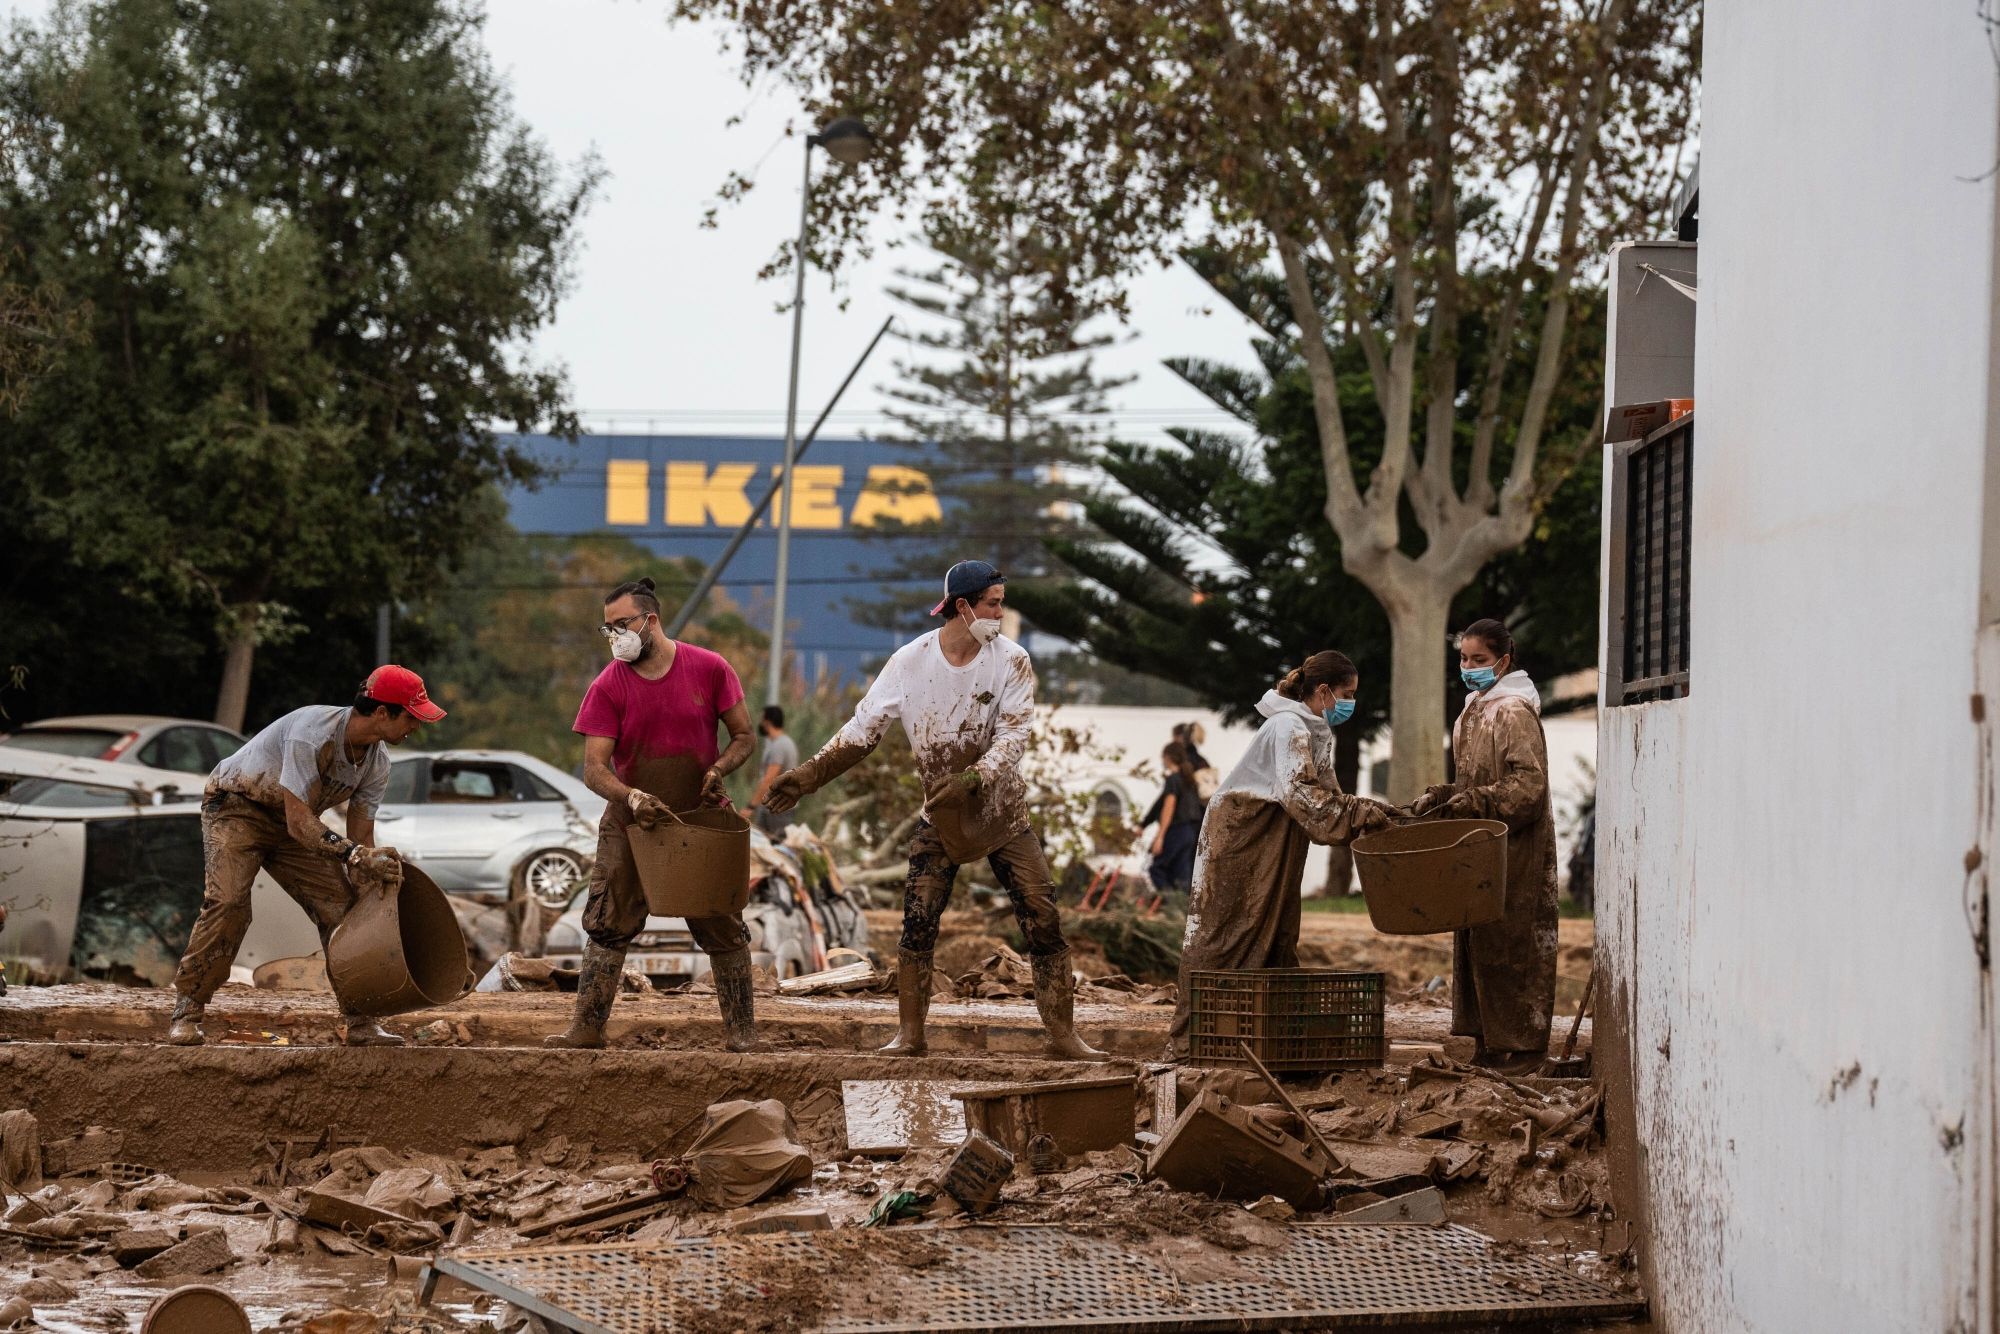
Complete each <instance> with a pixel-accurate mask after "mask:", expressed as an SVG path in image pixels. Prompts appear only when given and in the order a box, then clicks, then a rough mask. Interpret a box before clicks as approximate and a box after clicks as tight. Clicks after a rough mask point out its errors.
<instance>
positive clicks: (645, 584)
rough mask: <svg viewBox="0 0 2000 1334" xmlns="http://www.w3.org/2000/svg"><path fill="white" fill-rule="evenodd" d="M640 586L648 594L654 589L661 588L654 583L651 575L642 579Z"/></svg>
mask: <svg viewBox="0 0 2000 1334" xmlns="http://www.w3.org/2000/svg"><path fill="white" fill-rule="evenodd" d="M639 586H640V587H642V588H644V589H645V590H646V591H647V592H648V593H650V592H652V591H653V590H654V589H656V588H658V587H659V585H658V584H656V583H654V582H653V580H652V577H651V576H650V575H649V576H647V577H646V578H644V579H641V580H640V581H639Z"/></svg>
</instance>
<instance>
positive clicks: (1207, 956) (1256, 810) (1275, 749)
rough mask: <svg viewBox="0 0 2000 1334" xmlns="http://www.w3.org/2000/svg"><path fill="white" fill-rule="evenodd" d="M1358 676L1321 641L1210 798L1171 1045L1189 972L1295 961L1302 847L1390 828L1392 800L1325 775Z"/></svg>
mask: <svg viewBox="0 0 2000 1334" xmlns="http://www.w3.org/2000/svg"><path fill="white" fill-rule="evenodd" d="M1360 684H1361V675H1360V673H1359V672H1358V671H1356V670H1355V667H1354V664H1353V663H1352V662H1351V661H1349V660H1348V658H1347V656H1346V655H1345V654H1342V653H1336V652H1334V651H1333V650H1331V649H1328V650H1326V651H1324V652H1320V653H1315V654H1313V655H1312V656H1311V657H1310V658H1307V659H1306V660H1305V663H1304V665H1303V666H1300V667H1296V668H1294V669H1293V670H1292V671H1290V672H1288V673H1286V675H1285V678H1284V679H1283V680H1281V681H1279V682H1278V684H1277V686H1276V687H1275V688H1273V689H1271V690H1267V691H1265V692H1264V697H1263V698H1262V699H1260V700H1258V701H1257V712H1258V713H1259V714H1261V715H1263V718H1264V724H1263V726H1261V727H1259V728H1258V729H1257V735H1256V736H1255V737H1253V738H1252V739H1251V741H1250V749H1249V750H1248V751H1247V752H1245V753H1244V756H1243V758H1242V759H1241V760H1240V761H1238V762H1237V765H1236V767H1235V768H1233V769H1231V770H1230V771H1229V774H1228V776H1227V777H1226V778H1224V779H1223V780H1222V782H1221V784H1220V785H1219V786H1218V787H1217V788H1216V790H1215V795H1214V796H1213V797H1212V798H1211V799H1210V800H1209V803H1208V811H1207V813H1206V814H1205V815H1204V817H1203V819H1202V822H1201V837H1200V840H1199V842H1198V843H1197V844H1196V846H1195V858H1194V883H1193V886H1192V888H1191V889H1190V890H1189V892H1188V914H1187V933H1186V936H1185V938H1184V939H1183V942H1182V946H1181V985H1180V999H1179V1000H1178V1001H1177V1002H1176V1003H1175V1005H1174V1021H1173V1028H1172V1030H1171V1035H1170V1036H1169V1038H1168V1041H1169V1043H1170V1046H1171V1049H1172V1054H1173V1055H1175V1056H1185V1055H1186V1054H1187V1044H1188V1022H1189V1019H1190V1018H1191V1013H1190V1009H1189V1005H1190V1002H1191V1000H1192V997H1191V995H1190V993H1189V990H1188V974H1189V973H1190V972H1192V971H1194V970H1197V969H1210V968H1232V969H1233V968H1296V967H1298V966H1299V887H1300V885H1301V883H1302V882H1303V881H1304V879H1305V872H1306V850H1307V848H1308V847H1309V846H1310V845H1311V844H1314V843H1327V844H1345V843H1347V842H1349V841H1350V840H1352V839H1354V838H1355V837H1357V836H1359V835H1361V834H1365V833H1367V832H1368V831H1369V830H1371V829H1386V828H1388V827H1389V825H1390V823H1391V821H1392V819H1393V816H1392V813H1391V811H1390V809H1389V807H1387V806H1384V805H1383V804H1382V803H1380V802H1377V801H1371V800H1369V799H1368V798H1366V797H1355V796H1349V795H1348V794H1347V793H1345V792H1342V791H1341V790H1340V784H1339V782H1337V781H1336V780H1335V778H1334V776H1333V729H1334V728H1335V727H1337V726H1339V725H1340V724H1341V723H1344V722H1346V721H1347V720H1348V719H1349V718H1350V717H1352V716H1353V714H1354V692H1355V690H1356V689H1357V688H1359V686H1360Z"/></svg>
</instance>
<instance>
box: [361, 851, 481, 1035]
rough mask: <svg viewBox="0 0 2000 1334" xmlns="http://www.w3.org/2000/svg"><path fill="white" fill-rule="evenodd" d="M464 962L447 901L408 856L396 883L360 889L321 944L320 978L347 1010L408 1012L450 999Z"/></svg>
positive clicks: (458, 988)
mask: <svg viewBox="0 0 2000 1334" xmlns="http://www.w3.org/2000/svg"><path fill="white" fill-rule="evenodd" d="M470 968H471V964H470V961H469V960H468V958H467V956H466V952H465V934H464V932H462V931H460V930H459V928H458V914H457V913H455V912H453V911H452V910H451V900H450V899H447V898H446V897H445V896H444V891H443V890H441V889H439V888H438V887H437V884H436V882H434V881H433V880H432V879H431V878H430V877H429V876H427V875H425V874H424V873H423V872H422V871H419V870H418V869H417V868H416V867H414V866H412V865H410V864H409V863H408V862H404V863H403V887H402V888H401V889H400V890H398V891H397V892H396V893H394V894H371V893H367V892H363V893H362V894H361V896H360V898H359V899H358V901H357V902H356V903H355V905H354V907H353V908H352V909H351V910H350V911H349V912H348V914H347V916H346V917H345V918H343V919H342V921H341V923H340V925H339V926H337V927H335V928H334V929H333V936H332V938H331V939H330V940H328V941H327V946H326V976H327V980H328V981H330V982H331V983H332V984H333V994H334V995H335V996H337V997H339V999H340V1008H341V1009H342V1010H343V1011H345V1012H346V1013H348V1014H353V1015H369V1016H376V1015H385V1014H408V1013H409V1012H410V1011H411V1010H422V1009H426V1008H428V1007H430V1006H433V1005H443V1004H444V1003H445V1002H446V1001H450V1000H456V999H457V998H458V997H460V996H462V995H464V994H465V984H466V974H467V972H468V971H469V970H470Z"/></svg>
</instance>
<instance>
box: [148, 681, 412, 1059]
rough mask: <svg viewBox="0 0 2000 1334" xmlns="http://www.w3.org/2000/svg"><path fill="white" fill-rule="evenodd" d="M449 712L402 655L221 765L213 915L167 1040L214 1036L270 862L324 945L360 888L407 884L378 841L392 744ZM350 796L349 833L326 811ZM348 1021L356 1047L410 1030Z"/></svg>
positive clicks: (210, 851) (206, 914)
mask: <svg viewBox="0 0 2000 1334" xmlns="http://www.w3.org/2000/svg"><path fill="white" fill-rule="evenodd" d="M442 717H444V710H443V709H440V708H439V707H438V706H437V705H435V704H433V703H431V700H430V696H429V695H427V694H425V693H424V681H423V678H422V677H420V676H418V675H417V674H416V673H415V672H413V671H410V670H409V669H408V668H405V667H397V666H395V665H393V664H391V665H389V666H384V667H377V668H376V669H375V670H374V671H372V672H370V673H369V674H368V679H367V680H366V681H363V682H362V683H361V689H360V691H359V692H358V693H357V694H356V696H355V699H354V703H353V704H351V705H350V704H312V705H308V706H306V707H305V708H303V709H294V710H292V712H290V713H288V714H286V715H285V716H284V717H282V718H280V719H278V721H276V722H274V723H272V724H271V725H270V726H269V727H266V728H265V729H264V730H263V731H261V732H259V733H258V734H257V735H256V736H254V737H251V738H250V740H249V741H247V742H246V743H244V746H243V749H241V750H239V751H237V752H236V753H235V754H234V755H231V756H230V757H229V758H228V759H226V760H224V761H223V762H222V763H221V764H219V765H217V766H216V769H215V772H214V773H212V774H210V775H209V776H208V787H207V789H206V791H205V792H204V794H203V796H202V802H201V850H202V865H203V868H204V871H205V883H204V885H203V889H202V896H201V916H200V917H198V918H196V919H195V924H194V933H193V935H191V936H190V937H189V938H188V945H187V952H186V953H185V954H183V955H182V956H181V964H180V968H179V969H178V970H177V971H176V972H175V974H174V990H175V991H177V992H179V993H180V996H179V998H178V999H177V1000H176V1001H175V1002H174V1017H173V1024H172V1026H171V1027H170V1028H168V1030H167V1041H169V1042H174V1043H180V1044H183V1045H187V1044H193V1043H197V1042H201V1041H203V1040H204V1039H203V1035H202V1031H201V1019H202V1011H203V1010H204V1009H206V1008H207V1006H208V999H209V997H211V996H213V995H214V994H215V989H216V988H217V987H219V986H221V985H222V984H223V983H224V982H225V981H227V980H228V978H229V966H230V964H232V963H234V962H235V960H236V951H237V950H238V949H240V948H242V945H243V936H244V933H245V932H247V931H248V930H249V929H250V883H251V881H253V880H255V879H256V878H257V872H258V871H260V870H263V871H269V872H270V873H271V878H272V879H273V880H275V881H277V882H278V884H279V885H280V886H281V887H282V888H283V889H284V891H285V892H286V893H287V894H290V895H291V896H292V898H293V899H294V900H295V901H296V902H297V903H298V905H299V906H300V907H301V908H304V909H305V910H306V915H307V916H308V917H310V918H312V920H313V925H314V926H316V927H318V928H319V939H320V945H321V948H322V950H324V948H325V945H326V942H327V939H328V937H330V936H331V935H332V934H333V928H334V927H336V926H338V925H340V920H341V918H343V917H345V916H347V911H348V909H350V908H352V907H353V906H354V903H355V900H356V896H357V895H359V894H364V893H376V894H391V893H394V892H395V891H396V890H397V889H398V888H399V887H400V886H401V885H402V882H403V867H402V863H401V862H399V861H397V859H396V850H395V849H394V848H378V847H376V846H374V844H375V808H376V807H377V806H379V805H380V804H381V802H382V793H383V790H384V789H385V788H387V787H388V785H389V754H388V751H387V749H386V748H385V747H386V746H394V745H400V744H402V743H403V742H404V741H407V740H408V739H409V738H410V737H411V736H412V735H414V734H415V733H416V730H417V727H418V725H419V724H421V723H434V722H436V721H438V719H440V718H442ZM343 801H344V802H346V803H347V835H346V837H342V836H341V835H339V834H337V833H335V832H334V831H333V830H331V829H329V828H327V827H326V825H325V824H323V823H322V822H321V821H320V818H319V817H320V813H321V812H322V811H325V810H327V809H328V808H329V807H332V806H338V805H339V804H340V803H341V802H343ZM342 1022H343V1023H345V1025H346V1030H347V1031H346V1037H345V1041H346V1042H347V1044H348V1045H349V1046H351V1047H365V1046H388V1047H393V1046H398V1045H400V1044H401V1043H402V1041H403V1040H402V1039H401V1038H399V1037H397V1036H396V1035H395V1034H393V1033H390V1032H388V1031H387V1030H385V1029H384V1028H383V1027H382V1026H381V1025H380V1024H378V1023H376V1022H375V1021H374V1020H372V1019H363V1018H360V1017H358V1016H355V1015H343V1016H342Z"/></svg>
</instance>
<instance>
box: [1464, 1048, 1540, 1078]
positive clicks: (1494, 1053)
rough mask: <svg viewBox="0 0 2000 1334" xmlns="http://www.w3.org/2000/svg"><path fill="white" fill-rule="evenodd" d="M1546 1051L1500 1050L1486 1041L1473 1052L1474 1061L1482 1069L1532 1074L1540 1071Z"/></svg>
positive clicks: (1502, 1072) (1508, 1073)
mask: <svg viewBox="0 0 2000 1334" xmlns="http://www.w3.org/2000/svg"><path fill="white" fill-rule="evenodd" d="M1547 1057H1548V1053H1547V1052H1546V1051H1500V1050H1498V1049H1497V1048H1492V1047H1488V1046H1487V1045H1485V1044H1484V1043H1481V1044H1480V1045H1479V1049H1478V1050H1477V1051H1476V1052H1474V1053H1473V1057H1472V1063H1473V1064H1474V1065H1476V1066H1478V1067H1479V1068H1481V1069H1482V1070H1492V1071H1494V1072H1496V1073H1498V1074H1503V1075H1532V1074H1536V1073H1538V1072H1540V1070H1541V1068H1542V1062H1543V1061H1544V1060H1545V1059H1547Z"/></svg>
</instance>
